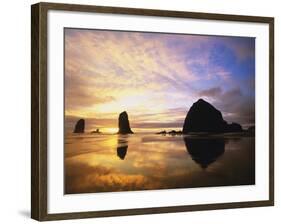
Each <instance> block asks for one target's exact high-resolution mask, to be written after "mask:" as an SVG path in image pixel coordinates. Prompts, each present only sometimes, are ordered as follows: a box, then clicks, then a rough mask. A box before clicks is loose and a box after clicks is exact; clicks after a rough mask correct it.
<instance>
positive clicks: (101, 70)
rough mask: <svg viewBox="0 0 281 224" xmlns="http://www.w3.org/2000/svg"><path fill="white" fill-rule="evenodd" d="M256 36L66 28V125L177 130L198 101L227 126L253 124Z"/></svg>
mask: <svg viewBox="0 0 281 224" xmlns="http://www.w3.org/2000/svg"><path fill="white" fill-rule="evenodd" d="M254 83H255V39H254V38H250V37H218V36H200V35H182V34H181V35H179V34H159V33H144V32H122V31H101V30H86V29H85V30H83V29H67V28H66V29H65V121H66V122H65V123H66V129H67V131H71V130H72V129H73V126H74V123H75V122H76V121H77V120H78V119H80V118H84V119H86V130H87V131H92V130H95V129H97V128H99V129H100V131H102V132H105V133H116V132H117V131H118V129H117V125H118V115H119V113H121V112H122V111H127V112H128V115H129V120H130V123H131V127H132V129H133V130H134V129H135V130H142V131H145V130H162V129H172V128H176V129H181V127H182V124H183V121H184V118H185V116H186V114H187V111H188V110H189V108H190V106H191V105H192V103H194V102H195V101H197V99H198V98H204V99H206V100H208V101H209V102H210V103H212V104H213V105H214V106H215V107H216V108H218V109H219V110H220V111H222V113H223V116H224V119H225V120H226V121H228V122H239V123H240V124H241V125H242V126H243V127H248V126H250V125H253V124H254V122H255V113H254V109H255V85H254Z"/></svg>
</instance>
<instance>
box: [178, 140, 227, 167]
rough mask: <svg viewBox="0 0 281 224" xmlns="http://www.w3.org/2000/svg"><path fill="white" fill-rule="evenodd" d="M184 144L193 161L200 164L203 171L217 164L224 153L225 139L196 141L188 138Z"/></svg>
mask: <svg viewBox="0 0 281 224" xmlns="http://www.w3.org/2000/svg"><path fill="white" fill-rule="evenodd" d="M184 142H185V146H186V150H187V151H188V153H189V154H190V156H191V158H192V160H193V161H195V162H196V163H198V164H199V165H200V166H201V167H202V168H203V169H205V168H207V167H208V166H209V165H210V164H211V163H213V162H215V161H216V160H217V159H218V157H220V156H221V155H223V153H224V147H225V141H224V139H202V138H199V139H196V138H188V137H186V138H184Z"/></svg>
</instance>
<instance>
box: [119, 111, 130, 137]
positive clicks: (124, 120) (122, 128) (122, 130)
mask: <svg viewBox="0 0 281 224" xmlns="http://www.w3.org/2000/svg"><path fill="white" fill-rule="evenodd" d="M118 127H119V131H118V134H133V132H132V130H131V128H130V123H129V118H128V114H127V112H126V111H124V112H122V113H121V114H119V119H118Z"/></svg>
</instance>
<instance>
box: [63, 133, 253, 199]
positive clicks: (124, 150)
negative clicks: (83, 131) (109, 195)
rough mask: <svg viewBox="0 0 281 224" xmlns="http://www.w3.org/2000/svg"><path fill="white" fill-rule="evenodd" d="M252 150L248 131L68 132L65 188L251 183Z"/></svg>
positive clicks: (92, 189)
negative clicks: (237, 134)
mask: <svg viewBox="0 0 281 224" xmlns="http://www.w3.org/2000/svg"><path fill="white" fill-rule="evenodd" d="M187 152H188V153H187ZM254 152H255V144H254V138H252V137H243V138H236V139H226V138H222V137H221V138H217V139H208V138H203V139H198V138H191V137H189V136H187V137H185V138H183V137H182V136H155V135H148V134H135V135H128V136H127V135H102V134H101V135H85V136H84V137H83V138H81V137H77V136H75V135H69V136H67V138H66V144H65V193H67V194H73V193H91V192H113V191H132V190H153V189H172V188H188V187H209V186H226V185H244V184H254V183H255V163H254V158H255V154H254ZM202 168H203V169H202Z"/></svg>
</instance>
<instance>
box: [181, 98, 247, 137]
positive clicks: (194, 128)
mask: <svg viewBox="0 0 281 224" xmlns="http://www.w3.org/2000/svg"><path fill="white" fill-rule="evenodd" d="M182 131H183V133H184V134H186V133H189V132H211V133H224V132H240V131H242V127H241V125H240V124H237V123H232V124H227V122H226V121H225V120H224V119H223V117H222V113H221V112H220V111H219V110H218V109H216V108H215V107H214V106H213V105H211V104H210V103H208V102H206V101H205V100H203V99H199V100H198V101H197V102H195V103H194V104H193V105H192V106H191V108H190V109H189V111H188V113H187V115H186V118H185V121H184V125H183V130H182Z"/></svg>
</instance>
